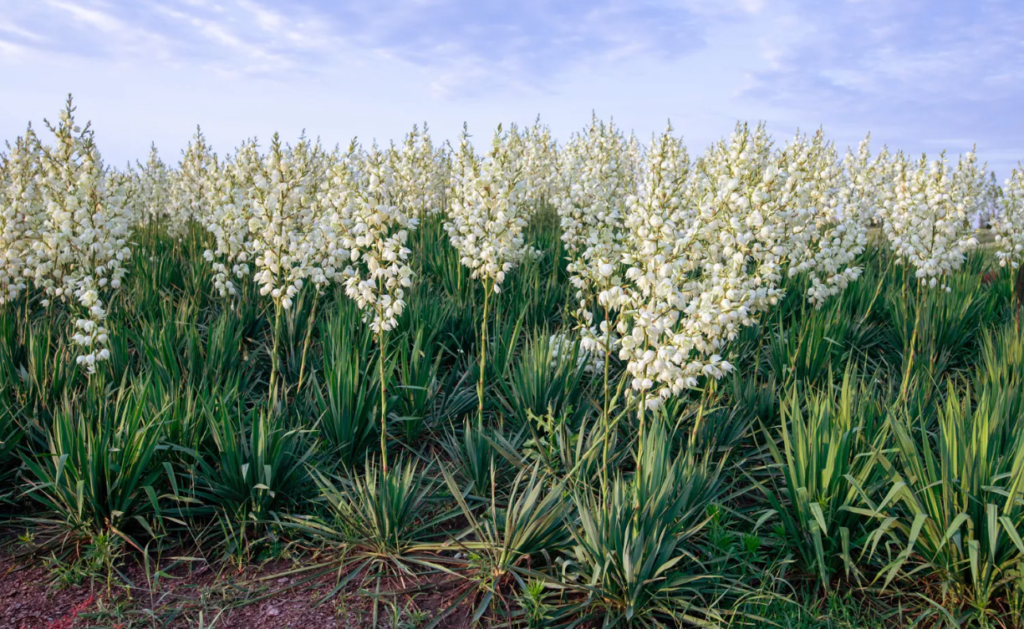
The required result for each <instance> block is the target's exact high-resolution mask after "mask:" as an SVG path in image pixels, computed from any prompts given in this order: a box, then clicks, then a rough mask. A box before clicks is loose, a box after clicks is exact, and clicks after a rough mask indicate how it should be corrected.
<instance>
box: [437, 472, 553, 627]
mask: <svg viewBox="0 0 1024 629" xmlns="http://www.w3.org/2000/svg"><path fill="white" fill-rule="evenodd" d="M492 469H493V468H492ZM441 472H442V474H443V475H444V479H445V482H446V483H447V485H448V489H449V491H451V493H452V495H453V496H454V497H455V500H456V503H457V504H458V505H459V509H460V510H461V512H462V515H463V517H464V518H465V519H466V521H467V522H468V525H467V527H466V531H465V534H464V535H456V536H454V541H452V542H450V544H451V545H452V546H454V547H456V548H459V549H461V550H462V551H463V552H464V553H465V554H466V555H467V556H468V558H467V559H466V560H464V561H459V562H458V564H457V565H459V564H461V568H462V572H463V574H464V576H466V577H467V578H469V579H470V580H471V581H472V582H473V584H474V586H475V587H476V589H477V591H478V599H479V600H478V601H474V603H475V609H474V612H473V616H472V618H473V619H474V624H475V622H476V621H477V620H479V619H481V618H482V617H483V615H484V614H485V613H487V611H488V610H489V609H491V607H492V605H493V604H494V601H495V598H497V599H498V600H501V599H502V598H503V596H504V594H505V593H506V591H505V590H507V588H508V587H509V586H511V585H512V584H513V583H514V584H515V585H517V586H518V587H519V588H521V589H525V588H526V587H527V581H528V580H530V579H535V578H537V577H538V576H539V575H542V574H543V572H542V571H541V569H542V568H543V567H544V565H543V564H549V563H551V562H552V560H553V557H555V556H557V555H559V554H560V553H561V552H562V551H563V550H564V549H565V548H566V547H567V545H568V543H569V541H570V539H571V538H570V535H569V530H568V528H567V526H566V517H567V508H566V504H565V498H564V496H563V494H564V492H565V483H564V481H562V482H557V483H553V484H552V482H551V481H550V479H548V478H546V477H545V476H544V475H543V474H541V473H540V468H539V467H538V466H534V467H533V468H532V469H529V468H524V469H523V470H521V471H520V472H519V474H518V475H517V476H516V477H515V479H514V480H513V481H512V483H511V486H510V487H509V489H508V497H507V498H506V499H502V500H500V501H499V499H498V496H497V492H498V490H497V485H498V480H497V478H496V476H495V475H494V474H493V471H492V476H491V489H490V490H491V497H490V500H489V501H488V502H487V503H486V504H487V507H486V509H484V511H483V512H482V513H480V512H478V510H477V509H475V508H473V507H471V506H470V504H469V502H468V501H467V500H466V498H465V497H464V496H463V494H462V492H461V491H460V489H459V486H458V484H457V483H456V481H455V478H454V477H453V476H452V475H451V474H450V473H449V472H448V470H446V469H445V468H444V467H443V466H442V467H441ZM499 505H501V506H499ZM536 564H541V565H536ZM499 607H507V603H506V604H505V605H502V606H499Z"/></svg>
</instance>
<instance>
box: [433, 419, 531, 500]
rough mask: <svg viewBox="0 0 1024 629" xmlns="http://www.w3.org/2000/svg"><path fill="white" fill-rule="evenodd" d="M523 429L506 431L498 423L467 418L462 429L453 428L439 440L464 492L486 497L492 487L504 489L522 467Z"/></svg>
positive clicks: (502, 490) (501, 490)
mask: <svg viewBox="0 0 1024 629" xmlns="http://www.w3.org/2000/svg"><path fill="white" fill-rule="evenodd" d="M525 434H526V431H525V429H520V430H519V431H517V432H515V433H506V432H505V431H504V430H503V428H502V427H501V426H494V427H490V426H483V425H480V424H478V423H477V422H476V421H475V420H470V419H466V420H465V423H464V424H463V427H462V430H461V431H458V430H455V429H454V428H453V429H452V430H451V431H450V432H449V433H447V434H446V435H445V436H444V437H443V440H442V441H441V446H442V448H443V449H444V451H445V454H446V455H447V457H448V459H449V460H450V461H451V462H452V463H453V465H454V468H455V475H456V476H457V477H458V478H459V480H461V481H462V483H463V488H464V489H465V490H466V491H469V492H472V493H473V494H474V495H477V496H485V495H487V493H488V492H489V491H490V488H491V487H492V482H493V486H497V487H498V491H500V492H502V494H503V493H504V491H505V488H506V487H507V486H508V483H509V481H510V480H511V479H512V477H513V476H514V475H515V473H516V469H517V467H519V466H522V465H523V463H522V454H521V453H520V450H521V449H522V444H523V441H524V439H525V436H524V435H525Z"/></svg>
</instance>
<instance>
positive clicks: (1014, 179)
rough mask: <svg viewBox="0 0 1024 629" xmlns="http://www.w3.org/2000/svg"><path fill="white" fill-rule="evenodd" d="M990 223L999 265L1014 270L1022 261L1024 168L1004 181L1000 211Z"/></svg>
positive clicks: (1019, 167)
mask: <svg viewBox="0 0 1024 629" xmlns="http://www.w3.org/2000/svg"><path fill="white" fill-rule="evenodd" d="M991 221H992V229H993V231H994V232H995V236H996V238H995V241H996V259H997V260H999V265H1000V266H1009V267H1010V268H1013V269H1016V268H1017V267H1019V266H1020V264H1021V261H1022V260H1024V167H1021V166H1018V167H1017V168H1015V169H1014V170H1013V173H1011V174H1010V177H1009V179H1007V180H1006V184H1005V186H1004V188H1003V194H1002V198H1001V203H1000V210H999V212H998V213H996V214H995V215H994V216H993V217H992V218H991Z"/></svg>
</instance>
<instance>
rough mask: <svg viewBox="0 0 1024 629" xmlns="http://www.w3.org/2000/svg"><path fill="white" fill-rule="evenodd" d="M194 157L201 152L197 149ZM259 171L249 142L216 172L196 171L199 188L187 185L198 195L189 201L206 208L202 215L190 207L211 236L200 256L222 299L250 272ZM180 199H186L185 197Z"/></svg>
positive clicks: (256, 155)
mask: <svg viewBox="0 0 1024 629" xmlns="http://www.w3.org/2000/svg"><path fill="white" fill-rule="evenodd" d="M196 154H197V155H202V154H203V153H202V152H200V151H198V150H197V151H196ZM262 168H263V158H262V157H261V156H260V154H259V148H258V147H257V144H256V141H255V140H249V141H246V142H245V143H243V144H242V145H241V146H240V147H238V149H237V150H236V151H235V154H234V155H233V156H231V158H230V159H228V160H225V162H224V164H222V165H220V167H219V168H217V170H216V171H215V172H211V170H212V169H210V168H209V167H208V166H207V167H206V168H203V169H202V170H200V171H198V173H197V176H196V178H195V179H193V180H192V182H193V184H198V185H190V186H189V190H191V191H192V192H194V193H197V196H194V197H191V201H193V202H196V203H199V204H208V206H209V207H208V210H207V211H206V212H202V207H201V205H200V206H199V207H196V206H193V207H194V209H195V210H197V211H198V212H199V213H197V214H196V215H195V216H196V218H198V219H199V221H200V222H201V224H202V225H203V228H204V229H205V230H206V231H207V232H209V233H210V234H211V235H212V236H213V248H212V249H207V250H206V251H204V252H203V257H204V258H205V259H206V260H207V261H208V262H210V263H211V265H212V266H213V271H214V275H213V285H214V288H215V289H216V290H217V293H218V294H219V295H220V296H221V297H228V296H234V295H237V294H238V291H239V290H240V288H241V286H240V285H239V284H236V283H235V282H236V280H237V281H242V280H245V279H247V278H248V277H249V276H250V275H251V273H252V269H251V268H250V263H251V262H252V258H253V256H252V252H253V250H254V247H253V242H252V234H251V233H250V231H249V225H250V223H249V219H250V218H252V216H253V207H252V203H253V200H254V199H255V198H257V197H258V194H257V192H256V191H257V189H258V187H257V178H258V177H259V176H260V172H261V170H262ZM182 172H183V173H184V172H185V164H184V163H183V164H182ZM189 178H190V179H192V178H191V177H189ZM180 198H181V199H183V200H189V197H186V196H182V197H180Z"/></svg>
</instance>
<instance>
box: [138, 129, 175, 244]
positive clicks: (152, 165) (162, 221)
mask: <svg viewBox="0 0 1024 629" xmlns="http://www.w3.org/2000/svg"><path fill="white" fill-rule="evenodd" d="M136 174H137V180H136V185H137V186H138V190H137V191H136V193H135V198H134V199H133V203H134V205H135V206H136V208H137V209H136V216H137V217H138V218H137V219H136V220H137V221H138V224H139V225H141V226H145V225H151V224H157V225H166V226H167V229H168V230H171V229H172V227H171V225H172V224H173V223H174V222H175V221H174V219H175V218H176V217H175V216H174V215H173V206H172V204H171V172H170V170H169V169H168V168H167V165H166V164H164V162H163V160H162V159H160V154H159V152H158V151H157V149H156V144H155V143H153V144H152V145H151V146H150V148H149V158H148V159H147V160H146V163H145V164H138V170H137V172H136ZM175 227H176V226H175Z"/></svg>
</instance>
